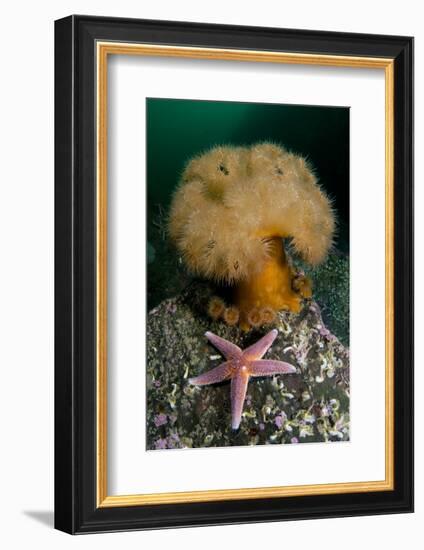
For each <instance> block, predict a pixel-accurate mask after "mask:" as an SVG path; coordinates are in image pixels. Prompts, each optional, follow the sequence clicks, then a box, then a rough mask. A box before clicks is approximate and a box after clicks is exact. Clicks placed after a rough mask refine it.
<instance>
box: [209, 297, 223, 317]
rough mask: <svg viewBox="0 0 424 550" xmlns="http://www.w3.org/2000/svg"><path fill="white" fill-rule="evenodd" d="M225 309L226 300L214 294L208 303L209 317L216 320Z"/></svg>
mask: <svg viewBox="0 0 424 550" xmlns="http://www.w3.org/2000/svg"><path fill="white" fill-rule="evenodd" d="M224 310H225V302H224V300H222V299H221V298H218V296H213V297H212V298H211V299H210V300H209V304H208V315H209V317H212V319H213V320H214V321H216V320H217V319H219V318H220V317H221V316H222V314H223V313H224Z"/></svg>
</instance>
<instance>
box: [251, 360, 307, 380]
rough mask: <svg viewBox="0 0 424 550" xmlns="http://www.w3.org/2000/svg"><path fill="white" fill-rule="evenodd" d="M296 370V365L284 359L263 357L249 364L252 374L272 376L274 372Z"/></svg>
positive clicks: (289, 372) (286, 372)
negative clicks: (275, 359)
mask: <svg viewBox="0 0 424 550" xmlns="http://www.w3.org/2000/svg"><path fill="white" fill-rule="evenodd" d="M294 372H296V367H294V366H293V365H290V363H285V362H284V361H274V360H272V359H261V360H259V361H252V362H251V363H250V364H249V374H250V376H271V375H273V374H291V373H294Z"/></svg>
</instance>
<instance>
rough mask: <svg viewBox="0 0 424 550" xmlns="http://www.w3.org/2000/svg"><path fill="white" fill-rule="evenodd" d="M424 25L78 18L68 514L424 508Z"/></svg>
mask: <svg viewBox="0 0 424 550" xmlns="http://www.w3.org/2000/svg"><path fill="white" fill-rule="evenodd" d="M412 108H413V39H412V38H410V37H401V36H380V35H362V34H346V33H335V32H318V31H309V30H287V29H277V28H254V27H237V26H226V25H208V24H200V23H181V22H179V23H176V22H168V21H149V20H130V19H114V18H102V17H89V16H70V17H67V18H65V19H61V20H58V21H56V23H55V243H56V245H55V280H56V290H55V318H56V321H55V525H56V528H57V529H60V530H63V531H66V532H68V533H72V534H75V533H93V532H103V531H118V530H132V529H151V528H165V527H181V526H196V525H213V524H228V523H243V522H246V523H247V522H258V521H276V520H290V519H307V518H322V517H331V516H353V515H366V514H383V513H396V512H411V511H412V510H413V351H412V350H413V345H412V338H413V230H412V227H413V206H412V200H413V128H412V120H413V117H412Z"/></svg>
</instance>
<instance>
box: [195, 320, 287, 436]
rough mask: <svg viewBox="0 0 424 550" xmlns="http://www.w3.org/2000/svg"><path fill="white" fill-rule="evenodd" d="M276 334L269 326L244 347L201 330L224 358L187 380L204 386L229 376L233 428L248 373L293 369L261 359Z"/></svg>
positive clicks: (257, 374) (239, 415)
mask: <svg viewBox="0 0 424 550" xmlns="http://www.w3.org/2000/svg"><path fill="white" fill-rule="evenodd" d="M277 334H278V331H277V330H275V329H274V330H271V332H268V334H266V335H265V336H264V337H263V338H261V339H260V340H258V341H257V342H256V344H253V345H252V346H250V347H248V348H246V349H245V350H244V351H242V350H241V349H240V348H239V347H238V346H236V345H235V344H232V343H231V342H229V341H228V340H224V338H221V337H219V336H217V335H216V334H213V333H212V332H206V334H205V336H206V338H207V339H208V340H209V342H211V343H212V344H213V345H214V346H215V347H216V348H217V349H218V350H219V351H220V352H221V353H222V355H223V356H224V357H225V359H227V361H226V362H225V363H222V364H221V365H219V366H218V367H215V368H214V369H212V370H210V371H208V372H205V373H204V374H201V375H200V376H196V378H190V379H189V382H190V384H193V385H195V386H205V385H207V384H216V383H217V382H222V381H223V380H228V379H229V378H231V416H232V422H231V426H232V428H233V430H237V429H238V427H239V425H240V421H241V413H242V412H243V403H244V400H245V397H246V390H247V384H248V382H249V378H250V377H251V376H271V375H273V374H289V373H293V372H296V368H295V367H293V365H290V364H289V363H284V362H283V361H274V360H273V359H262V357H263V356H264V355H265V353H266V352H267V351H268V349H269V348H270V347H271V344H272V343H273V342H274V340H275V338H276V337H277Z"/></svg>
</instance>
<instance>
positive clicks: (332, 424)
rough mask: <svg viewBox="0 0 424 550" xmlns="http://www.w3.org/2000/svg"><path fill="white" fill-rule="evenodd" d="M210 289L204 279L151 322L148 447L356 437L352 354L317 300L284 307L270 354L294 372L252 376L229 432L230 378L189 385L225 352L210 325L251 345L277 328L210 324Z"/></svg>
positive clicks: (166, 303)
mask: <svg viewBox="0 0 424 550" xmlns="http://www.w3.org/2000/svg"><path fill="white" fill-rule="evenodd" d="M212 293H213V290H212V288H211V287H210V286H209V285H208V284H207V283H203V282H199V281H194V282H193V283H191V284H190V285H189V286H188V287H187V288H186V289H185V290H184V291H183V292H182V293H181V294H180V295H178V296H176V297H174V298H170V299H168V300H164V301H163V302H161V303H160V304H159V305H158V306H157V307H155V308H154V309H152V310H151V311H150V312H149V314H148V320H147V448H148V449H165V448H184V447H222V446H234V445H266V444H281V443H298V442H299V443H306V442H324V441H346V440H348V439H349V351H348V349H347V348H346V347H344V346H343V344H342V343H341V342H340V341H339V340H338V339H337V337H336V336H334V335H333V334H332V333H331V332H330V331H329V330H328V329H327V328H326V327H325V325H324V323H323V320H322V316H321V311H320V309H319V306H318V305H317V303H315V302H313V301H309V302H306V303H305V304H304V307H303V309H302V311H301V312H300V313H299V314H293V313H289V312H281V313H279V314H278V318H277V320H276V322H275V323H274V324H273V325H272V326H275V327H276V328H277V329H278V331H279V335H278V336H277V339H276V340H275V342H274V344H273V345H272V347H271V349H270V350H269V352H268V353H267V354H266V356H265V358H268V359H280V360H283V361H287V362H289V363H291V364H292V365H294V366H295V367H296V368H297V372H296V374H289V375H279V376H274V377H266V378H255V379H251V380H250V382H249V386H248V389H247V396H246V401H245V405H244V412H243V417H242V421H241V424H240V428H239V429H238V430H232V429H231V403H230V384H229V382H223V383H221V384H216V385H213V386H202V387H198V386H192V385H191V384H189V383H188V378H190V377H194V376H197V375H198V374H200V373H203V372H206V371H207V370H209V369H211V368H212V367H214V366H217V365H218V364H220V363H221V362H223V359H222V357H221V355H220V353H219V352H218V351H217V350H216V349H215V348H213V347H212V346H211V345H210V344H209V343H208V341H207V340H206V338H205V336H204V333H205V332H206V331H207V330H210V331H212V332H214V333H215V334H218V335H219V336H222V337H223V338H225V339H227V340H231V341H232V342H234V343H236V344H237V345H239V346H240V347H241V348H245V347H247V346H248V345H250V344H251V343H253V342H255V341H256V340H258V339H259V338H260V337H261V336H263V335H264V334H266V332H268V331H269V330H270V328H271V326H267V327H263V328H262V329H258V330H252V331H250V332H248V333H245V332H242V331H241V330H240V329H239V328H238V327H228V326H227V325H225V324H224V323H223V322H221V321H211V319H209V318H208V317H207V316H206V315H205V311H206V306H207V303H208V301H209V299H210V297H211V295H212Z"/></svg>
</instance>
